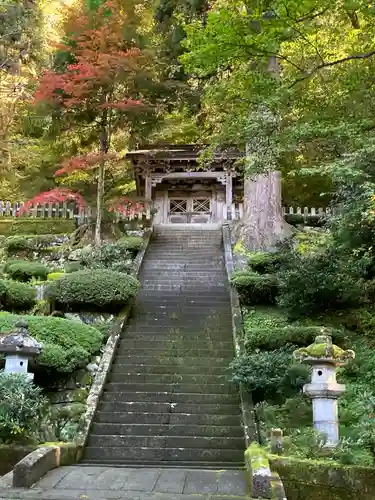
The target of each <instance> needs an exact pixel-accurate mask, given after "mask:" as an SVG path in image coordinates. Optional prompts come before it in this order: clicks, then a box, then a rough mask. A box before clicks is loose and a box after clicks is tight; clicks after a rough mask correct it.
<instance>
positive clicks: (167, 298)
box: [83, 226, 245, 468]
mask: <svg viewBox="0 0 375 500" xmlns="http://www.w3.org/2000/svg"><path fill="white" fill-rule="evenodd" d="M140 281H141V289H140V291H139V294H138V296H137V299H136V302H135V305H134V309H133V313H132V317H131V319H130V321H129V323H128V325H127V327H126V329H125V331H124V332H123V334H122V338H121V340H120V343H119V347H118V351H117V353H116V357H115V361H114V363H113V365H112V368H111V373H110V375H109V379H108V381H107V384H106V387H105V392H104V394H103V396H102V401H101V402H100V404H99V407H98V411H97V413H96V415H95V418H94V423H93V426H92V429H91V434H90V437H89V440H88V446H87V448H86V450H85V456H84V460H83V463H90V464H100V465H117V466H121V465H123V466H126V465H133V466H134V465H137V464H139V465H144V466H146V465H149V466H159V467H160V466H163V465H165V466H170V465H173V466H184V467H190V468H191V467H193V468H194V467H204V468H217V467H220V468H223V467H225V468H228V467H232V468H238V467H241V466H243V454H244V449H245V440H244V431H243V427H242V425H241V412H240V400H239V396H238V392H237V390H236V388H235V387H234V386H232V385H231V384H230V383H229V381H228V380H229V373H228V365H229V363H230V361H231V359H233V355H234V352H233V341H232V323H231V321H232V320H231V310H230V303H229V294H228V282H227V277H226V272H225V267H224V256H223V249H222V235H221V230H220V229H211V230H210V229H201V228H195V227H189V228H188V229H186V226H185V228H175V227H173V226H169V227H165V226H160V227H157V228H156V229H155V231H154V236H153V239H152V241H151V244H150V246H149V248H148V250H147V252H146V255H145V259H144V262H143V265H142V270H141V275H140Z"/></svg>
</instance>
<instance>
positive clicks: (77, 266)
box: [64, 260, 82, 273]
mask: <svg viewBox="0 0 375 500" xmlns="http://www.w3.org/2000/svg"><path fill="white" fill-rule="evenodd" d="M64 269H65V272H66V273H75V272H76V271H80V270H81V269H82V266H81V263H80V262H78V261H77V260H71V261H68V262H65V265H64Z"/></svg>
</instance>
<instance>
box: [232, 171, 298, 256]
mask: <svg viewBox="0 0 375 500" xmlns="http://www.w3.org/2000/svg"><path fill="white" fill-rule="evenodd" d="M281 203H282V202H281V176H280V172H277V171H269V172H266V173H265V174H261V175H256V176H255V177H253V178H251V179H249V178H247V179H246V178H245V182H244V202H243V209H244V213H243V218H242V219H241V221H240V222H239V223H238V224H237V225H236V227H235V236H236V239H238V240H240V241H241V242H242V243H243V244H244V245H245V247H246V248H248V249H249V250H252V251H257V250H270V249H272V248H273V247H275V245H276V243H278V242H279V241H281V240H282V239H283V238H285V237H287V236H290V235H291V233H292V230H291V228H290V226H289V225H288V224H287V223H286V222H285V221H284V218H283V213H282V204H281Z"/></svg>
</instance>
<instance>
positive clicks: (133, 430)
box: [91, 420, 244, 447]
mask: <svg viewBox="0 0 375 500" xmlns="http://www.w3.org/2000/svg"><path fill="white" fill-rule="evenodd" d="M109 422H112V420H109V421H107V422H104V423H94V424H93V426H92V428H91V435H92V436H169V437H172V436H177V437H178V436H181V437H187V436H189V437H195V436H197V437H210V438H212V437H217V438H221V437H225V438H236V439H240V440H241V441H244V431H243V429H242V428H241V426H240V425H238V424H236V425H235V426H224V425H211V424H209V425H189V424H183V423H182V424H170V423H169V422H166V423H165V424H163V423H156V424H142V423H137V424H117V423H109ZM125 446H127V445H126V444H125ZM241 446H242V445H241ZM220 447H221V446H220Z"/></svg>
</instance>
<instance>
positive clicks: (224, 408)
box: [98, 399, 240, 418]
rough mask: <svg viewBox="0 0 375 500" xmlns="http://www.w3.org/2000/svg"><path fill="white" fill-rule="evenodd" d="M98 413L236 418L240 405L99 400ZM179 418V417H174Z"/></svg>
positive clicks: (236, 403)
mask: <svg viewBox="0 0 375 500" xmlns="http://www.w3.org/2000/svg"><path fill="white" fill-rule="evenodd" d="M168 401H169V400H168ZM98 412H104V413H108V412H109V413H118V412H121V414H123V415H124V416H126V414H127V413H128V412H130V413H134V412H135V413H145V412H149V414H152V413H154V414H158V413H166V414H167V415H168V416H170V418H173V415H175V414H176V415H181V414H182V413H187V414H189V415H191V417H194V416H199V417H200V416H203V417H206V416H207V417H209V416H211V415H220V416H224V415H233V416H236V417H238V416H239V415H240V404H239V400H237V401H236V402H235V403H234V404H233V403H232V404H230V403H228V402H227V401H226V400H225V399H224V401H223V402H220V403H207V402H203V403H198V404H195V403H183V402H182V403H181V402H180V403H176V402H174V403H170V402H159V403H157V402H155V401H152V400H151V401H142V400H141V401H136V402H134V401H130V400H129V402H113V401H108V402H106V401H103V400H101V401H100V403H99V407H98ZM176 418H179V417H176Z"/></svg>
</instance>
